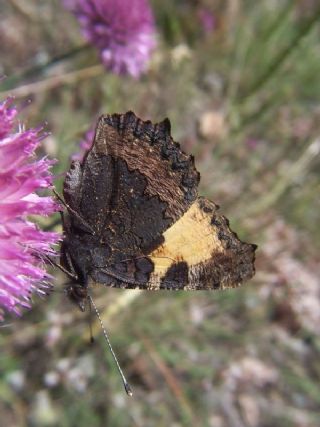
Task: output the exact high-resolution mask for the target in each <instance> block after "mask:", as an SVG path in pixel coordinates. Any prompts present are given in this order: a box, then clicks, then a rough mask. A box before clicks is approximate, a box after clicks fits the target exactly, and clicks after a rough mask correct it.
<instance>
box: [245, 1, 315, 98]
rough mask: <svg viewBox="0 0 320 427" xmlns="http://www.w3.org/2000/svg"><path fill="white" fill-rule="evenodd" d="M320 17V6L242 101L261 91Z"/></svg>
mask: <svg viewBox="0 0 320 427" xmlns="http://www.w3.org/2000/svg"><path fill="white" fill-rule="evenodd" d="M319 19H320V8H319V9H318V10H316V11H315V13H314V14H313V15H312V17H311V18H309V19H307V20H305V21H304V22H303V23H302V24H301V26H300V29H299V31H298V32H297V33H296V35H295V36H294V37H293V39H292V40H291V43H290V44H289V45H288V46H286V47H285V48H283V49H282V50H281V51H280V52H279V54H278V55H276V57H275V58H274V60H273V61H272V62H271V63H270V64H269V66H268V67H267V68H266V70H265V72H264V73H262V75H261V76H260V77H259V78H258V79H257V80H256V81H255V82H254V83H253V84H252V86H251V88H249V90H248V91H247V93H245V94H244V95H243V96H242V97H241V101H240V102H241V103H243V102H244V101H245V100H247V99H248V98H249V97H251V96H252V95H253V94H254V93H255V92H257V91H259V90H260V89H261V88H262V87H263V86H264V85H265V84H266V83H268V81H269V80H270V79H271V78H272V77H273V75H274V74H275V73H276V72H277V71H278V70H279V68H280V67H281V66H282V64H283V63H284V62H285V61H286V59H287V58H288V57H289V56H290V55H291V53H292V52H293V51H294V49H295V48H296V47H297V46H298V45H299V43H300V42H301V40H302V39H303V38H304V37H306V36H307V35H308V34H309V33H310V32H311V31H312V30H313V28H314V25H315V24H316V23H317V22H318V20H319Z"/></svg>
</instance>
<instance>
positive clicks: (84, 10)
mask: <svg viewBox="0 0 320 427" xmlns="http://www.w3.org/2000/svg"><path fill="white" fill-rule="evenodd" d="M64 4H65V6H66V7H67V8H68V9H69V10H71V11H72V12H73V13H74V14H75V16H76V17H77V18H78V21H79V22H80V25H81V27H82V33H83V34H84V36H85V38H86V39H87V40H88V41H89V42H90V43H92V44H94V45H95V46H96V47H97V48H98V49H99V51H100V56H101V60H102V62H103V63H104V65H105V66H106V68H108V69H109V70H111V71H113V72H114V73H117V74H130V75H131V76H133V77H135V78H137V77H139V76H140V74H141V73H143V72H144V71H145V69H146V67H147V63H148V60H149V58H150V55H151V52H152V50H153V49H154V47H155V44H156V40H155V24H154V18H153V14H152V10H151V7H150V5H149V2H148V0H121V1H120V0H64Z"/></svg>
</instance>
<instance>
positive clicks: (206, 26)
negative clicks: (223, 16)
mask: <svg viewBox="0 0 320 427" xmlns="http://www.w3.org/2000/svg"><path fill="white" fill-rule="evenodd" d="M198 18H199V21H200V24H201V27H202V29H203V31H204V32H205V33H207V34H208V33H211V32H212V31H213V30H214V28H215V24H216V22H215V17H214V15H213V13H212V12H211V11H210V10H209V9H207V8H205V7H202V8H201V9H200V10H199V11H198Z"/></svg>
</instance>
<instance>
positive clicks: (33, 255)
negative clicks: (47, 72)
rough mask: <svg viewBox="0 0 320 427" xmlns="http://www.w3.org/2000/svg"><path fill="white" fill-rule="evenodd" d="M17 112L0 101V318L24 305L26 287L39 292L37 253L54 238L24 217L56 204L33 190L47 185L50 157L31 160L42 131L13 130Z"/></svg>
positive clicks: (43, 277)
mask: <svg viewBox="0 0 320 427" xmlns="http://www.w3.org/2000/svg"><path fill="white" fill-rule="evenodd" d="M17 114H18V111H17V109H16V108H14V107H11V100H6V101H5V102H3V103H0V318H2V314H3V310H4V309H5V310H7V311H12V312H15V313H16V314H19V312H20V310H19V309H20V308H21V307H30V302H29V299H30V296H31V293H32V292H38V293H43V292H44V289H45V286H46V284H45V282H46V281H47V280H48V278H49V276H48V275H47V273H46V271H45V269H44V265H43V261H42V257H43V256H44V255H45V254H54V251H53V249H52V248H51V244H54V243H57V241H58V240H59V235H58V234H57V233H52V232H44V231H41V230H40V229H39V228H38V227H37V226H36V225H35V224H34V223H33V222H31V221H30V220H28V216H29V215H42V216H43V215H45V216H46V215H49V214H51V213H53V212H54V211H56V210H57V209H58V205H57V204H56V202H55V201H54V200H53V199H52V197H40V196H39V195H38V194H36V193H35V191H36V190H39V189H41V188H48V187H49V186H50V185H51V181H52V176H51V174H50V172H49V168H50V166H51V165H52V161H50V160H48V159H45V158H44V159H40V160H36V159H35V157H34V153H35V150H36V148H37V147H38V145H39V144H40V142H41V140H42V139H43V137H44V135H43V134H42V133H41V129H40V128H39V129H28V130H23V129H19V126H18V123H17V120H16V119H17V117H16V116H17ZM17 127H18V130H16V128H17Z"/></svg>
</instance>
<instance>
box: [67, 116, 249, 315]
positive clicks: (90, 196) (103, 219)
mask: <svg viewBox="0 0 320 427" xmlns="http://www.w3.org/2000/svg"><path fill="white" fill-rule="evenodd" d="M199 180H200V175H199V173H198V171H197V170H196V168H195V166H194V159H193V157H192V156H188V155H187V154H185V153H184V152H183V151H182V150H181V149H180V146H179V144H178V143H176V142H174V141H173V139H172V137H171V135H170V122H169V120H168V119H165V120H164V121H163V122H161V123H158V124H155V125H153V124H152V123H151V122H150V121H142V120H140V119H139V118H137V117H136V116H135V114H134V113H132V112H128V113H126V114H113V115H104V116H102V117H101V118H100V119H99V121H98V124H97V128H96V133H95V137H94V140H93V144H92V146H91V148H90V149H89V150H88V151H87V152H86V154H85V156H84V158H83V160H82V161H81V162H73V163H72V164H71V166H70V169H69V171H68V173H67V175H66V178H65V181H64V187H63V196H64V204H65V205H66V208H67V214H66V215H64V222H63V228H64V240H63V243H62V247H61V264H62V266H63V268H64V269H65V270H66V271H67V272H68V274H69V276H70V277H71V278H72V283H71V284H70V285H68V287H67V293H68V295H69V297H70V298H71V299H72V300H73V301H75V302H76V303H77V304H78V305H79V307H80V308H81V309H82V310H84V309H85V304H86V302H87V301H88V300H90V299H91V296H90V293H89V289H90V286H91V285H92V284H96V283H99V284H102V285H105V286H111V287H120V288H125V289H132V288H140V289H150V290H158V289H166V290H203V289H206V290H208V289H225V288H232V287H237V286H239V285H240V284H241V283H242V282H243V281H245V280H248V279H250V278H251V277H252V276H253V275H254V252H255V249H256V246H255V245H253V244H248V243H244V242H241V241H240V240H239V239H238V237H237V235H236V234H235V233H233V232H232V231H231V229H230V228H229V222H228V220H227V219H226V218H225V217H224V216H222V215H219V214H218V212H217V210H218V206H217V205H215V204H214V203H213V202H211V201H209V200H207V199H205V198H203V197H198V191H197V187H198V183H199Z"/></svg>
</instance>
